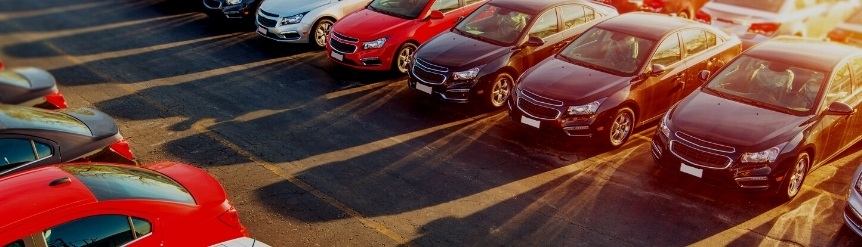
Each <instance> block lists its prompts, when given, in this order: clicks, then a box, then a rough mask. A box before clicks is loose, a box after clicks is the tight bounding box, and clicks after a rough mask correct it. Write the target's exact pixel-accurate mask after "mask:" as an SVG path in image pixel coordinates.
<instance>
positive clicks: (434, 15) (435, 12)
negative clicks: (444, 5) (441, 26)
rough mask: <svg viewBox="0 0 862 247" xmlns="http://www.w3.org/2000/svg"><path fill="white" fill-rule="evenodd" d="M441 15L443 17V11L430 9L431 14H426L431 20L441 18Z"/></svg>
mask: <svg viewBox="0 0 862 247" xmlns="http://www.w3.org/2000/svg"><path fill="white" fill-rule="evenodd" d="M443 17H445V16H443V12H440V11H439V10H432V11H431V14H429V15H428V19H431V20H440V19H443Z"/></svg>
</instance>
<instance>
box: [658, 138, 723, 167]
mask: <svg viewBox="0 0 862 247" xmlns="http://www.w3.org/2000/svg"><path fill="white" fill-rule="evenodd" d="M670 151H671V152H672V153H673V154H675V155H676V156H677V157H679V158H680V159H683V160H685V161H688V162H691V163H692V164H694V165H698V166H702V167H706V168H727V167H728V166H730V158H728V157H727V156H724V155H718V154H713V153H709V152H704V151H701V150H698V149H696V148H693V147H690V146H688V145H686V144H685V143H681V142H677V141H671V142H670Z"/></svg>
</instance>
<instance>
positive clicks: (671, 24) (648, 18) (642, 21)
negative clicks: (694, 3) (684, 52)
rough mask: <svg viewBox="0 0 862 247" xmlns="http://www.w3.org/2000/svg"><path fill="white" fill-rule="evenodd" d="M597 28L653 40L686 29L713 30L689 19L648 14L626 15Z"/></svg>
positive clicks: (609, 20)
mask: <svg viewBox="0 0 862 247" xmlns="http://www.w3.org/2000/svg"><path fill="white" fill-rule="evenodd" d="M596 26H597V27H601V28H603V29H609V30H613V31H619V32H624V33H628V34H631V35H634V36H638V37H641V38H647V39H652V40H659V39H661V38H662V37H664V36H665V35H666V34H667V33H668V32H670V31H673V30H677V29H682V28H685V27H701V28H704V29H710V30H712V28H710V27H709V26H708V25H706V24H703V23H699V22H696V21H692V20H689V19H685V18H679V17H671V16H668V15H663V14H655V13H646V12H629V13H625V14H622V15H619V16H616V17H613V18H610V19H608V20H606V21H604V22H602V23H599V24H596Z"/></svg>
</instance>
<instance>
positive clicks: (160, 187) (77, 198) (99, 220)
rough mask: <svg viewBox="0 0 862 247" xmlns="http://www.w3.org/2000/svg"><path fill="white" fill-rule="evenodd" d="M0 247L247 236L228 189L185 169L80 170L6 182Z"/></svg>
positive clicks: (61, 169) (57, 168)
mask: <svg viewBox="0 0 862 247" xmlns="http://www.w3.org/2000/svg"><path fill="white" fill-rule="evenodd" d="M0 188H2V189H0V202H2V203H0V212H4V213H2V214H0V246H16V247H17V246H21V247H23V246H210V245H214V244H218V243H221V242H224V241H227V240H231V239H236V238H242V237H247V236H248V231H247V230H246V228H245V227H244V226H243V225H242V224H240V221H239V217H238V215H237V211H236V209H235V208H234V207H233V204H232V203H231V202H230V201H228V199H227V194H226V193H225V191H224V189H223V188H222V186H221V185H220V184H219V183H218V181H216V180H215V178H213V177H212V176H210V175H209V174H207V173H206V172H204V171H203V170H201V169H198V168H195V167H192V166H190V165H185V164H180V163H171V162H164V163H155V164H150V165H146V166H143V167H135V166H126V165H112V164H94V163H76V164H61V165H53V166H45V167H40V168H36V169H31V170H26V171H23V172H19V173H16V174H13V175H10V176H6V177H3V178H0Z"/></svg>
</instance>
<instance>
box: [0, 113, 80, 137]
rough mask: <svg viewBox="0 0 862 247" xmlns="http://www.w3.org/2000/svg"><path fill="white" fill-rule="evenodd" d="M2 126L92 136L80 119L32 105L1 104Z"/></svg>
mask: <svg viewBox="0 0 862 247" xmlns="http://www.w3.org/2000/svg"><path fill="white" fill-rule="evenodd" d="M0 126H6V128H10V129H46V130H56V131H62V132H68V133H73V134H78V135H85V136H92V135H93V133H92V132H90V128H88V127H87V125H85V124H84V123H82V122H81V121H79V120H78V119H76V118H74V117H72V116H69V115H66V114H63V113H59V112H55V111H49V110H43V109H38V108H32V107H22V106H12V105H0Z"/></svg>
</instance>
